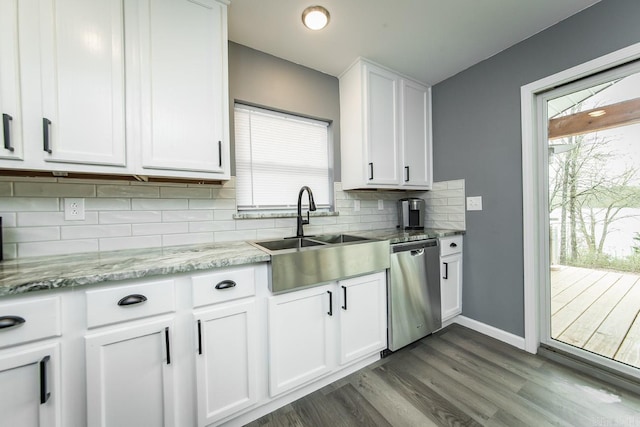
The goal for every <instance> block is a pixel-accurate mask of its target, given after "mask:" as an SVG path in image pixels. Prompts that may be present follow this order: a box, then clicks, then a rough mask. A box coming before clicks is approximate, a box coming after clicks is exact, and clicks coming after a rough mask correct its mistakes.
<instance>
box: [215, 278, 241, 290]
mask: <svg viewBox="0 0 640 427" xmlns="http://www.w3.org/2000/svg"><path fill="white" fill-rule="evenodd" d="M235 287H236V282H234V281H233V280H223V281H222V282H220V283H218V284H217V285H216V289H219V290H222V289H230V288H235Z"/></svg>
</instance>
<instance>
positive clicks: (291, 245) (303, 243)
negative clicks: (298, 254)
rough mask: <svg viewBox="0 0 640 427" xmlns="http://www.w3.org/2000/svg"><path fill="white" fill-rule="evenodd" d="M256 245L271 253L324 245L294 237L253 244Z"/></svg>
mask: <svg viewBox="0 0 640 427" xmlns="http://www.w3.org/2000/svg"><path fill="white" fill-rule="evenodd" d="M255 244H256V245H258V246H261V247H262V248H264V249H267V250H269V251H271V252H277V251H282V250H286V249H301V248H306V247H310V246H320V245H324V243H323V242H316V241H313V240H309V239H305V238H299V237H294V238H291V239H280V240H269V241H265V242H255Z"/></svg>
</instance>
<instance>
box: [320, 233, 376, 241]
mask: <svg viewBox="0 0 640 427" xmlns="http://www.w3.org/2000/svg"><path fill="white" fill-rule="evenodd" d="M310 238H311V239H313V240H318V241H321V242H324V243H350V242H362V241H365V240H370V239H367V238H366V237H359V236H352V235H350V234H327V235H322V236H313V237H310Z"/></svg>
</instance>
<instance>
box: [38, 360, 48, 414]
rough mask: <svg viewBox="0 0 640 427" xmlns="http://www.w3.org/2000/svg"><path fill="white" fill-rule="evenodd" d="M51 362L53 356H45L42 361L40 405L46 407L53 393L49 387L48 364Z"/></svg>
mask: <svg viewBox="0 0 640 427" xmlns="http://www.w3.org/2000/svg"><path fill="white" fill-rule="evenodd" d="M49 360H51V356H45V357H44V358H43V359H42V360H41V361H40V404H41V405H44V404H45V403H47V401H48V400H49V398H50V397H51V392H49V390H48V386H47V363H48V362H49Z"/></svg>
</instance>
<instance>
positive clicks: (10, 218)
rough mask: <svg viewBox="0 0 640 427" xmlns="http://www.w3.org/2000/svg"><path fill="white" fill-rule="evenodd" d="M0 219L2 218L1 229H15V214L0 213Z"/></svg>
mask: <svg viewBox="0 0 640 427" xmlns="http://www.w3.org/2000/svg"><path fill="white" fill-rule="evenodd" d="M0 218H2V227H15V226H16V223H17V221H16V218H17V214H16V213H15V212H11V213H9V212H0Z"/></svg>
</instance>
